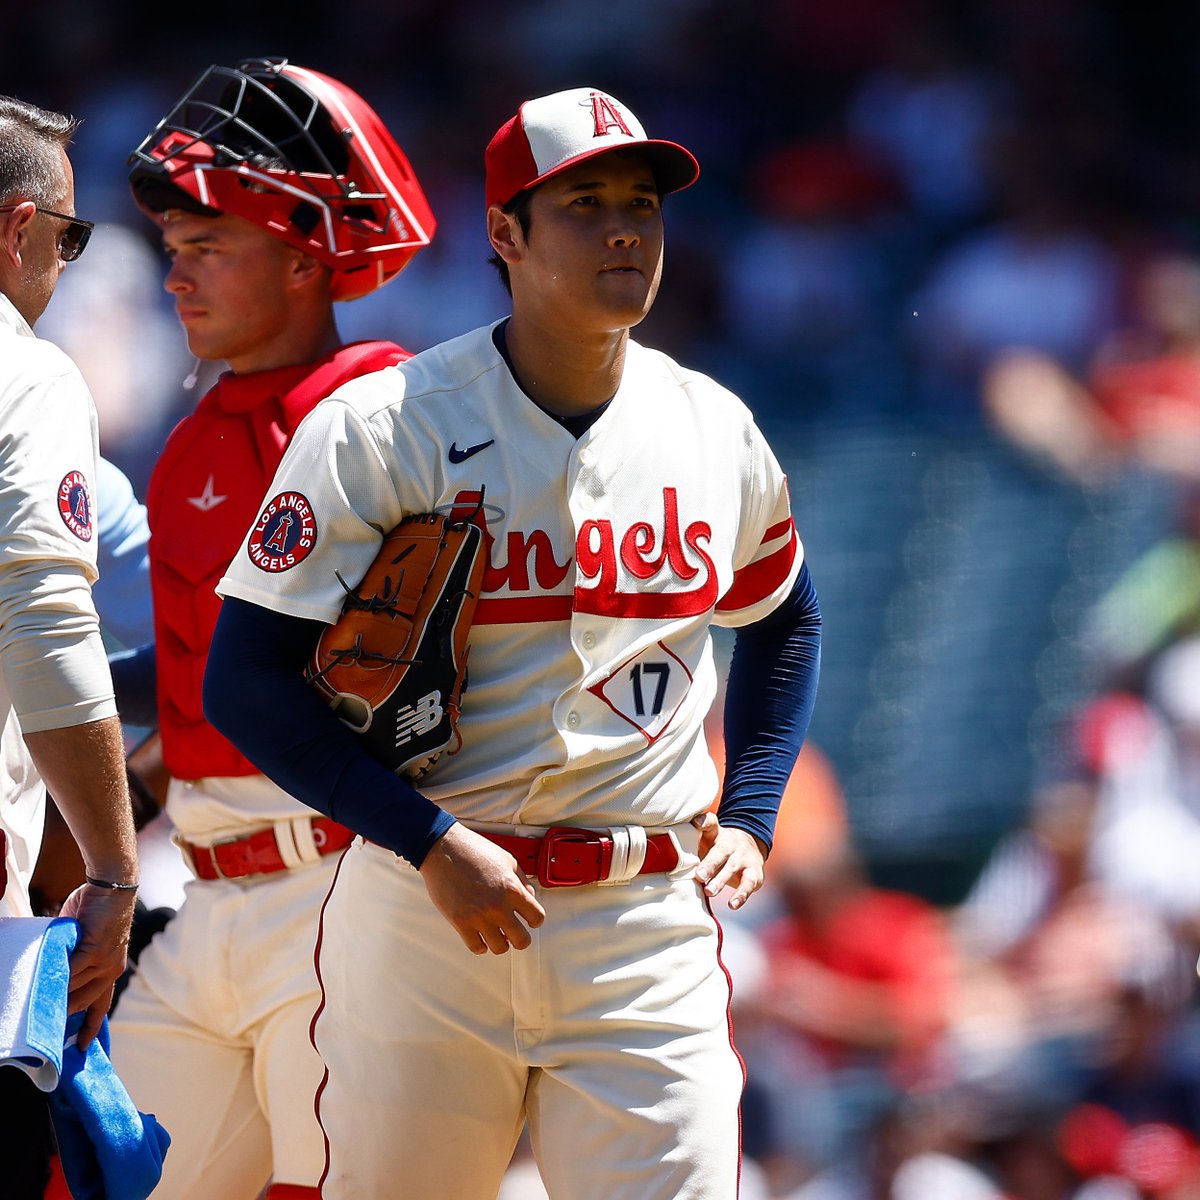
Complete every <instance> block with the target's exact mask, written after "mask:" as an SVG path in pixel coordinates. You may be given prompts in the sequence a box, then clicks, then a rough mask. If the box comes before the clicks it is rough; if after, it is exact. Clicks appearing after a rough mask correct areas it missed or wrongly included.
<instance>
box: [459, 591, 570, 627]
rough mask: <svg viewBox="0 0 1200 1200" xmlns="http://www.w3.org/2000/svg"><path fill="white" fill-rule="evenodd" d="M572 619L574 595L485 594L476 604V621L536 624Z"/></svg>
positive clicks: (476, 622)
mask: <svg viewBox="0 0 1200 1200" xmlns="http://www.w3.org/2000/svg"><path fill="white" fill-rule="evenodd" d="M570 619H571V597H570V596H512V597H499V596H482V597H480V600H479V603H478V604H477V605H476V607H475V620H474V624H476V625H536V624H539V623H540V622H542V621H569V620H570Z"/></svg>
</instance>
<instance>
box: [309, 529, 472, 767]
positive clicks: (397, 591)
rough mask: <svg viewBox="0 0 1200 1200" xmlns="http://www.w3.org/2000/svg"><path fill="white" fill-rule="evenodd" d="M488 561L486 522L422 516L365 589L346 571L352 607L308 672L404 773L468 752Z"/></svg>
mask: <svg viewBox="0 0 1200 1200" xmlns="http://www.w3.org/2000/svg"><path fill="white" fill-rule="evenodd" d="M484 565H485V555H484V553H483V534H482V531H481V530H480V528H479V526H478V525H475V524H474V523H472V522H470V521H451V520H450V519H449V518H447V517H445V516H442V515H441V514H438V513H420V514H417V515H414V516H409V517H405V518H404V520H403V521H401V522H400V524H399V525H397V526H396V527H395V528H394V529H393V530H392V531H391V532H390V533H388V534H387V535H386V536H385V537H384V539H383V544H382V545H381V546H380V548H379V552H378V554H377V555H376V556H375V560H374V561H373V562H372V563H371V565H370V566H369V567H368V568H367V572H366V574H365V575H364V576H363V577H362V579H361V580H360V581H359V582H358V584H357V586H355V587H353V588H351V587H349V586H348V585H347V584H346V583H345V581H344V580H341V576H338V578H339V580H340V581H341V582H342V586H343V587H345V588H346V599H345V601H344V603H343V605H342V613H341V616H340V617H339V618H338V620H337V621H335V622H334V623H333V624H332V625H330V626H328V627H327V628H326V629H325V630H324V632H323V633H322V634H321V637H320V639H319V640H318V642H317V646H316V648H315V650H314V651H313V656H312V659H311V661H310V662H309V665H308V668H307V670H306V672H305V675H306V678H307V679H308V680H309V682H310V683H311V684H312V685H313V686H314V687H315V688H316V689H317V691H318V692H319V693H320V694H321V695H322V696H324V697H325V699H326V700H328V701H329V703H330V705H332V707H333V709H334V710H335V711H336V712H337V714H338V716H340V717H341V719H342V720H343V721H344V722H345V723H346V724H347V725H348V726H350V728H351V729H353V730H354V731H355V732H356V733H358V734H360V735H361V736H362V737H363V739H364V741H365V742H366V743H367V748H368V749H369V750H370V751H371V753H372V754H374V755H375V757H376V758H378V759H379V760H380V761H381V762H383V763H384V764H385V765H386V766H388V767H389V768H391V769H392V770H393V771H395V772H396V774H398V775H406V776H408V777H409V778H413V779H419V778H421V777H422V776H424V775H425V774H426V773H427V772H428V771H429V770H430V768H432V766H433V765H434V763H436V762H437V760H438V758H440V757H441V755H442V753H443V752H444V751H446V750H448V749H449V750H450V753H454V752H455V750H457V749H458V744H459V733H458V718H459V714H460V712H461V701H462V693H463V690H464V689H465V687H466V668H467V653H468V646H467V636H468V634H469V633H470V629H471V622H472V620H473V618H474V614H475V605H476V603H477V601H478V599H479V592H480V587H481V585H482V582H483V569H484ZM452 744H453V749H450V747H451V745H452Z"/></svg>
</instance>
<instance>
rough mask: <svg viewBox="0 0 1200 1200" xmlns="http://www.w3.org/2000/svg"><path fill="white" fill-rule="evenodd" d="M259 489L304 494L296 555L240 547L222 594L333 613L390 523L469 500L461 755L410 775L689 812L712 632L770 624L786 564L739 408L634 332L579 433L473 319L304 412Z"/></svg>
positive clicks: (428, 787)
mask: <svg viewBox="0 0 1200 1200" xmlns="http://www.w3.org/2000/svg"><path fill="white" fill-rule="evenodd" d="M456 460H458V461H456ZM481 493H482V500H481V499H480V497H481ZM271 499H272V500H273V501H278V502H279V503H282V504H287V503H288V502H289V501H292V500H295V501H297V502H298V503H301V504H303V505H307V506H309V507H310V508H311V512H312V518H313V520H314V521H315V537H314V539H313V540H314V545H313V548H312V549H311V551H310V552H309V553H308V554H307V556H305V557H303V558H302V559H301V560H300V561H299V562H297V563H296V564H295V565H293V566H290V567H288V568H286V569H283V570H264V569H262V568H261V567H259V566H258V565H256V563H255V561H254V560H253V558H252V557H251V554H250V553H249V550H247V551H244V552H243V553H241V554H239V555H238V556H237V557H236V558H235V559H234V560H233V562H232V563H231V565H230V568H229V571H228V572H227V574H226V575H225V577H224V578H223V579H222V581H221V583H220V585H219V587H218V591H220V592H221V593H222V594H223V595H226V596H236V597H239V598H241V599H243V600H248V601H250V602H252V603H256V604H260V605H263V606H264V607H267V608H272V609H275V610H277V611H280V612H284V613H288V614H290V615H293V616H298V617H307V618H311V619H315V620H320V621H326V622H331V621H333V620H334V619H336V617H337V615H338V612H339V610H340V607H341V603H342V600H343V598H344V596H345V593H344V591H343V589H342V586H341V584H340V583H339V581H338V578H337V576H338V574H340V575H341V577H342V578H343V579H346V580H351V581H355V580H358V579H360V578H361V577H362V576H363V574H364V573H365V571H366V568H367V566H368V565H369V564H370V562H371V561H372V559H373V558H374V557H375V554H376V552H377V550H378V547H379V544H380V542H381V540H382V535H383V533H384V532H386V531H387V530H389V529H391V528H392V526H394V525H395V524H396V523H398V522H399V520H400V519H401V517H403V516H404V515H406V514H410V513H417V512H428V511H431V510H432V511H438V512H445V513H452V514H455V515H457V516H460V517H465V516H468V515H470V514H471V513H472V512H473V511H474V510H475V509H476V508H477V507H478V506H479V505H480V504H481V505H482V514H481V517H480V519H481V520H483V521H485V522H486V528H487V535H488V536H487V542H488V548H489V555H490V565H489V567H488V568H487V570H486V573H485V576H484V585H483V596H482V598H481V601H480V604H479V606H478V609H477V611H476V617H475V624H474V627H473V629H472V634H471V643H470V644H471V651H470V654H471V657H470V681H469V686H468V691H467V697H468V698H467V699H466V701H465V703H464V707H463V717H462V723H461V726H460V728H461V731H462V734H463V748H462V750H461V751H460V752H459V753H458V754H456V755H454V756H448V757H444V758H443V760H442V762H441V763H440V764H439V765H438V768H437V770H436V771H435V772H434V773H433V774H432V775H431V776H430V777H429V778H428V779H427V780H425V781H423V783H422V790H423V791H425V792H426V793H427V794H428V795H429V796H430V797H431V798H432V799H433V800H435V801H436V802H437V803H438V804H440V805H442V807H444V808H446V809H447V810H448V811H449V812H451V813H453V814H454V815H455V816H456V817H458V818H460V819H463V820H473V821H484V822H504V823H515V824H529V825H553V824H556V823H563V824H574V825H589V824H591V825H597V824H598V825H620V824H626V823H631V822H633V823H637V824H640V825H646V826H669V825H674V824H678V823H679V822H682V821H687V820H689V819H690V818H691V817H693V816H695V815H696V814H697V813H698V812H701V811H702V810H703V809H704V808H705V807H706V806H707V805H708V803H709V801H710V800H711V798H712V796H713V794H714V792H715V789H716V783H717V777H716V772H715V768H714V767H713V764H712V761H711V759H710V758H709V755H708V752H707V748H706V746H705V743H704V737H703V728H702V725H703V719H704V715H705V713H706V712H707V711H708V708H709V706H710V704H711V702H712V699H713V696H714V694H715V691H716V671H715V667H714V663H713V657H712V649H711V643H710V638H709V625H710V623H716V624H723V625H728V626H737V625H742V624H747V623H749V622H751V621H754V620H757V619H759V618H760V617H762V616H765V615H766V614H767V613H769V612H770V611H771V610H772V609H773V608H774V607H775V605H776V604H778V603H779V601H780V600H781V599H782V598H783V597H784V596H786V595H787V593H788V591H789V590H790V589H791V586H792V584H793V582H794V580H795V577H796V575H797V573H798V572H799V569H800V564H801V557H802V555H801V548H800V545H799V542H798V540H797V537H796V532H795V528H794V526H793V524H792V520H791V516H790V512H789V507H788V497H787V488H786V484H785V480H784V476H783V473H782V470H781V469H780V467H779V464H778V462H777V461H776V459H775V457H774V455H773V454H772V453H771V451H770V449H769V447H768V446H767V444H766V442H765V441H764V440H763V438H762V436H761V434H760V433H759V431H758V429H757V428H756V426H755V425H754V423H753V421H752V419H751V416H750V414H749V412H748V410H747V409H746V408H745V406H744V405H743V404H742V403H741V402H740V401H739V400H738V399H737V398H736V397H734V396H733V395H732V394H731V393H729V392H727V391H725V390H724V389H722V388H720V387H718V386H717V385H716V384H715V383H713V382H712V381H711V380H709V379H707V378H706V377H705V376H702V375H698V374H695V373H691V372H686V371H683V370H681V369H680V368H679V367H678V366H676V365H675V364H674V363H673V362H672V361H671V360H670V359H668V358H667V357H666V356H664V355H662V354H659V353H657V352H654V351H651V350H647V349H644V348H643V347H641V346H639V345H637V344H636V343H633V342H631V343H630V344H629V349H628V357H627V362H626V367H625V373H624V378H623V381H622V383H621V386H620V388H619V390H618V392H617V394H616V396H615V397H614V398H613V401H612V403H611V404H610V405H609V408H608V409H607V411H606V412H605V413H604V414H603V415H602V416H601V417H600V419H599V420H598V421H597V422H596V424H595V425H594V426H593V427H592V428H591V429H590V430H589V431H588V432H587V433H585V434H584V435H583V436H582V437H581V438H579V439H578V440H577V439H575V438H574V437H573V436H572V435H571V434H569V433H568V432H567V431H566V430H565V429H563V428H562V427H561V426H560V425H559V424H558V423H557V422H556V421H555V420H554V419H553V418H552V417H550V416H548V415H547V414H546V413H544V412H543V411H542V410H541V409H539V408H538V407H537V406H536V405H535V404H533V403H532V402H531V401H530V400H529V399H528V398H527V397H526V396H525V395H524V394H523V393H522V392H521V391H520V389H519V388H518V386H517V384H516V383H515V381H514V380H513V378H512V375H511V373H510V372H509V370H508V367H507V365H506V364H505V362H504V360H503V358H502V357H501V355H500V354H499V352H498V351H497V349H496V347H495V346H494V344H493V341H492V333H491V330H490V329H482V330H476V331H475V332H473V333H470V334H467V335H465V336H464V337H462V338H458V339H455V340H453V341H451V342H448V343H445V344H443V345H442V346H439V347H435V348H434V349H432V350H429V351H426V352H425V353H423V354H419V355H417V356H416V358H414V359H412V360H410V361H409V362H408V363H405V364H403V365H402V366H400V367H397V368H394V369H389V370H386V371H381V372H376V373H374V374H372V375H368V376H365V377H363V378H360V379H357V380H354V381H353V382H352V383H350V384H349V385H347V386H345V387H343V388H341V389H340V390H339V391H338V392H336V393H335V394H334V395H333V396H332V397H331V398H330V400H329V401H327V402H326V403H324V404H322V405H320V406H319V407H318V408H317V409H316V410H315V411H314V412H313V413H311V414H309V416H308V417H306V418H305V420H304V422H303V424H302V425H301V427H300V430H299V431H298V432H297V435H296V437H295V438H294V439H293V441H292V444H291V446H290V447H289V449H288V452H287V454H286V455H285V457H284V459H283V462H282V463H281V465H280V468H279V471H278V473H277V474H276V477H275V482H274V484H273V485H272V487H271ZM251 540H253V539H251Z"/></svg>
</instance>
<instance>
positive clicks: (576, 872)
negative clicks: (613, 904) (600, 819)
mask: <svg viewBox="0 0 1200 1200" xmlns="http://www.w3.org/2000/svg"><path fill="white" fill-rule="evenodd" d="M479 832H480V833H481V834H482V836H483V837H485V838H487V840H488V841H489V842H495V844H496V845H497V846H500V847H501V848H502V849H504V850H507V851H508V852H509V854H511V855H512V856H513V858H515V859H516V860H517V866H518V867H519V868H520V869H521V870H522V871H523V872H524V873H525V874H526V875H533V876H535V877H536V878H537V881H538V883H540V884H541V885H542V886H543V887H576V886H578V885H579V884H582V883H603V882H604V881H605V880H607V879H610V878H612V877H613V875H612V869H613V851H614V848H615V847H616V839H615V838H614V837H613V836H612V834H610V833H606V832H605V831H603V830H598V829H576V828H574V827H573V826H570V825H554V826H551V828H549V829H547V830H546V832H545V833H544V834H542V835H541V836H540V837H521V836H520V835H518V834H511V833H491V832H487V831H484V830H480V831H479ZM678 865H679V851H678V850H677V849H676V846H675V840H674V839H673V838H672V837H671V835H670V834H669V833H656V834H654V835H653V836H651V837H647V838H646V857H645V860H644V861H643V862H642V864H641V866H640V867H639V868H638V869H637V871H635V872H633V874H635V875H652V874H655V873H656V872H666V871H673V870H674V869H675V868H676V867H677V866H678ZM618 877H620V876H619V872H618Z"/></svg>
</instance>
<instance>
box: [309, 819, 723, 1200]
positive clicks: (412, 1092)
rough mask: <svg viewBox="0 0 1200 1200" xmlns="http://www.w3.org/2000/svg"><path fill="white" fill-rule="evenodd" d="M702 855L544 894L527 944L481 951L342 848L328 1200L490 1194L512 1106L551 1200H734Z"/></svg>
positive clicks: (366, 852)
mask: <svg viewBox="0 0 1200 1200" xmlns="http://www.w3.org/2000/svg"><path fill="white" fill-rule="evenodd" d="M692 832H694V831H692ZM694 846H695V840H694V838H693V839H692V840H691V847H690V849H692V850H694ZM696 862H697V859H696V857H695V855H694V853H687V854H685V856H684V858H683V861H682V862H681V865H680V868H679V869H677V870H676V871H675V872H674V873H673V874H672V875H671V876H667V875H661V874H659V875H644V876H639V877H638V878H636V879H634V880H633V881H631V882H630V883H627V884H620V885H615V886H608V885H599V886H598V885H585V886H583V887H572V888H540V887H539V888H538V899H539V900H540V901H541V903H542V904H543V905H544V906H545V908H546V921H545V923H544V924H543V925H542V927H541V928H540V929H537V930H534V931H533V945H532V946H531V947H529V948H528V949H526V950H520V951H509V952H508V953H507V954H503V955H493V954H487V955H480V956H476V955H473V954H472V953H471V952H470V951H469V950H467V949H466V947H465V946H464V945H463V944H462V942H461V941H460V939H459V937H458V934H457V933H456V932H455V931H454V930H453V928H451V926H450V925H449V923H448V922H447V921H446V920H445V918H444V917H442V916H441V914H440V913H438V912H437V910H436V909H435V908H434V907H433V905H432V903H431V902H430V901H429V899H428V896H427V894H426V891H425V887H424V884H423V882H422V880H421V877H420V875H419V874H418V873H417V872H416V871H414V870H413V869H412V868H411V867H409V866H408V865H407V864H406V863H405V862H404V861H403V860H401V859H397V858H396V857H395V856H394V855H392V854H390V853H389V852H388V851H386V850H383V849H381V848H379V847H376V846H372V845H365V844H364V843H363V842H362V841H361V840H359V841H356V842H354V843H353V844H352V845H351V847H350V848H349V850H347V851H346V853H345V855H344V857H343V859H342V862H341V864H340V866H339V868H338V874H337V878H336V881H335V883H334V886H333V889H332V891H331V893H330V896H329V899H328V901H327V902H326V905H325V909H324V912H323V915H322V919H321V933H320V945H319V955H318V968H319V973H320V976H321V981H322V986H323V993H324V1004H323V1007H322V1009H321V1011H320V1013H319V1015H318V1017H317V1020H316V1022H315V1024H314V1037H315V1040H316V1043H317V1047H318V1049H319V1050H320V1052H321V1057H322V1058H323V1059H324V1061H325V1064H326V1067H327V1078H326V1081H325V1085H324V1087H323V1089H322V1091H321V1094H320V1097H319V1103H318V1111H319V1116H320V1120H321V1125H322V1128H323V1129H324V1131H325V1134H326V1137H327V1139H328V1143H329V1156H330V1157H329V1168H328V1175H327V1177H326V1180H325V1182H324V1184H323V1187H322V1192H321V1195H322V1198H323V1200H392V1198H396V1200H402V1198H405V1197H413V1198H414V1200H417V1198H419V1200H494V1198H495V1196H496V1193H497V1191H498V1189H499V1187H500V1183H501V1179H502V1177H503V1175H504V1171H505V1168H506V1166H507V1165H508V1162H509V1159H510V1157H511V1155H512V1152H513V1148H514V1146H515V1145H516V1142H517V1138H518V1136H519V1134H520V1133H521V1130H522V1127H523V1125H524V1122H525V1120H526V1118H528V1120H529V1125H530V1134H531V1141H532V1146H533V1151H534V1155H535V1157H536V1158H537V1162H538V1167H539V1169H540V1171H541V1174H542V1179H543V1181H544V1183H545V1185H546V1189H547V1192H548V1193H549V1195H550V1197H551V1200H735V1197H736V1196H737V1193H738V1174H739V1155H740V1138H739V1125H738V1105H739V1101H740V1098H741V1092H742V1086H743V1082H744V1077H743V1072H742V1064H741V1060H740V1059H739V1058H738V1056H737V1053H736V1052H735V1050H734V1048H733V1045H732V1042H731V1038H730V1024H729V1000H730V985H729V978H728V975H727V974H726V972H725V970H724V968H723V967H722V966H721V963H720V961H719V957H718V953H719V945H720V930H719V927H718V925H717V923H716V921H715V919H714V918H713V916H712V914H711V912H710V910H709V907H708V904H707V902H706V901H705V899H704V896H703V893H702V891H701V889H700V888H699V887H698V886H697V884H696V883H695V881H694V880H693V879H692V878H691V873H692V871H693V870H694V869H695V866H696ZM535 886H536V885H535Z"/></svg>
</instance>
